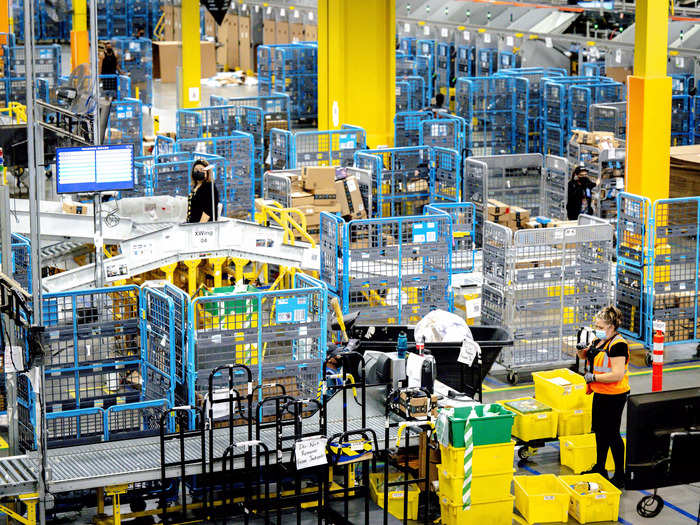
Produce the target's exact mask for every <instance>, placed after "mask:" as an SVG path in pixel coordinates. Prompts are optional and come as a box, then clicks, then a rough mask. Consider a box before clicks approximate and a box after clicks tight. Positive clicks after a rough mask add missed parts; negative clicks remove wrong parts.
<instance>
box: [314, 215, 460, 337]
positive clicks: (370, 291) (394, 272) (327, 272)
mask: <svg viewBox="0 0 700 525" xmlns="http://www.w3.org/2000/svg"><path fill="white" fill-rule="evenodd" d="M450 231H451V219H450V217H449V216H448V215H446V214H437V215H424V216H409V217H391V218H384V219H366V220H354V221H350V222H345V221H343V220H342V219H341V218H339V217H337V216H334V215H331V214H328V213H325V212H324V213H322V214H321V243H320V245H321V273H320V275H321V280H323V281H324V282H325V283H326V284H327V285H328V287H329V289H330V291H331V292H333V293H335V294H337V295H338V296H339V297H340V299H341V304H342V307H343V311H344V312H354V311H359V317H358V324H359V325H362V324H377V323H380V324H400V325H405V324H412V323H415V322H417V321H418V320H420V319H421V318H422V317H423V316H425V315H426V314H427V313H428V312H430V311H431V310H433V309H435V308H441V309H444V310H451V309H452V306H453V305H452V301H451V297H450V293H449V286H450V282H451V275H452V239H451V236H450ZM333 259H335V262H334V260H333Z"/></svg>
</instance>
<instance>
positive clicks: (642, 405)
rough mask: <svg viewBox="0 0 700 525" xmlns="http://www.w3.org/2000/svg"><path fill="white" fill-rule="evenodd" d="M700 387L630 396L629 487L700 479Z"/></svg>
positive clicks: (655, 485) (628, 428)
mask: <svg viewBox="0 0 700 525" xmlns="http://www.w3.org/2000/svg"><path fill="white" fill-rule="evenodd" d="M698 448H700V388H698V387H694V388H684V389H680V390H668V391H664V392H652V393H650V394H636V395H633V396H630V398H629V404H628V406H627V462H626V463H627V464H626V477H627V480H626V483H625V487H626V488H627V489H630V490H632V489H634V490H642V489H650V488H656V487H667V486H671V485H682V484H687V483H694V482H696V481H700V454H698V453H697V450H698Z"/></svg>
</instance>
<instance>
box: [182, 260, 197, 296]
mask: <svg viewBox="0 0 700 525" xmlns="http://www.w3.org/2000/svg"><path fill="white" fill-rule="evenodd" d="M200 262H201V261H200V260H199V259H188V260H186V261H185V266H187V293H188V294H189V296H190V297H192V296H194V294H195V293H196V292H197V267H198V266H199V263H200Z"/></svg>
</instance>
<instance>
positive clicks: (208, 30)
mask: <svg viewBox="0 0 700 525" xmlns="http://www.w3.org/2000/svg"><path fill="white" fill-rule="evenodd" d="M216 28H217V25H216V20H214V17H213V16H211V13H210V12H209V11H207V10H206V9H205V10H204V34H205V35H206V36H214V37H215V36H216Z"/></svg>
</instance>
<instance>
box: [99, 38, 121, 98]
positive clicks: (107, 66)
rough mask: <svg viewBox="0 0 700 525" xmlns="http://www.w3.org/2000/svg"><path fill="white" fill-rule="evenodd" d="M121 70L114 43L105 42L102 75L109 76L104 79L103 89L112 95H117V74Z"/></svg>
mask: <svg viewBox="0 0 700 525" xmlns="http://www.w3.org/2000/svg"><path fill="white" fill-rule="evenodd" d="M119 71H120V67H119V60H118V58H117V54H116V53H115V52H114V49H113V48H112V44H111V43H110V42H107V43H106V44H105V56H104V58H102V68H101V70H100V75H106V76H108V77H109V78H105V79H103V80H102V90H103V91H104V92H105V94H106V95H109V96H111V97H116V96H117V78H116V76H117V74H118V73H119Z"/></svg>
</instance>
